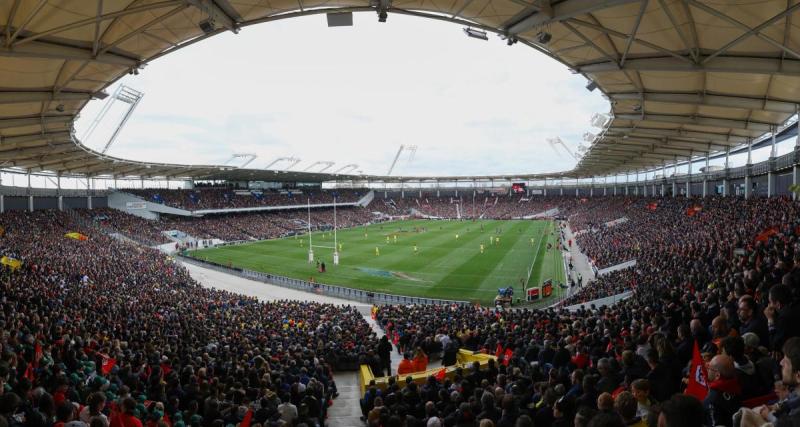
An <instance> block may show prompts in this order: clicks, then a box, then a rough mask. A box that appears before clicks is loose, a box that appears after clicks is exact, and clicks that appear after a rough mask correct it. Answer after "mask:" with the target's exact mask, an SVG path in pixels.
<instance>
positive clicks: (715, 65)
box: [573, 56, 800, 77]
mask: <svg viewBox="0 0 800 427" xmlns="http://www.w3.org/2000/svg"><path fill="white" fill-rule="evenodd" d="M705 58H707V57H704V56H700V57H699V60H700V61H703V60H704V59H705ZM573 68H574V69H575V70H576V71H578V72H581V73H585V74H593V73H605V72H614V71H619V70H621V69H625V70H635V71H695V72H703V71H706V72H719V73H735V74H775V75H786V76H795V77H797V76H800V61H797V60H790V59H784V60H781V58H759V57H748V56H718V57H716V58H713V59H712V60H709V61H704V62H703V63H702V65H700V64H694V63H692V62H687V61H684V60H680V59H677V58H674V57H664V56H659V57H647V58H628V59H627V60H626V61H625V66H624V67H623V68H620V66H619V64H618V63H616V62H612V61H604V62H594V63H584V64H578V65H576V66H575V67H573Z"/></svg>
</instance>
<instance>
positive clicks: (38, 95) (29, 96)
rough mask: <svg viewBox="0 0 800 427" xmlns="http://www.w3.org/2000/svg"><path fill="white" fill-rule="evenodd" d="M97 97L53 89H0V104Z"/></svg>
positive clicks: (88, 93) (86, 99) (87, 99)
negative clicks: (56, 91)
mask: <svg viewBox="0 0 800 427" xmlns="http://www.w3.org/2000/svg"><path fill="white" fill-rule="evenodd" d="M97 97H99V95H98V94H94V93H91V92H58V93H53V91H24V90H23V91H0V104H20V103H25V102H50V101H89V100H91V99H92V98H97Z"/></svg>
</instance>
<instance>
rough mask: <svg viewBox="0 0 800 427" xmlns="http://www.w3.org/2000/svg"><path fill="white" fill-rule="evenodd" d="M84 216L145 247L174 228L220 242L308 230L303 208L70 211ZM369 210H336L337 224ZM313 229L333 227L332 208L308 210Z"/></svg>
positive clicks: (366, 219)
mask: <svg viewBox="0 0 800 427" xmlns="http://www.w3.org/2000/svg"><path fill="white" fill-rule="evenodd" d="M71 212H72V213H74V214H75V215H78V216H79V217H80V218H83V219H84V221H83V225H87V226H93V227H97V228H99V229H100V230H101V231H103V232H106V233H119V234H121V235H123V236H125V237H127V238H130V239H132V240H134V241H137V242H140V243H143V244H145V245H148V246H153V245H160V244H165V243H170V242H171V240H170V239H169V238H168V237H167V236H166V235H165V234H164V232H166V231H172V230H177V231H180V232H183V233H185V234H188V235H190V236H192V237H194V238H196V239H220V240H223V241H239V240H262V239H274V238H278V237H283V236H287V235H290V234H292V233H304V232H306V231H307V230H308V212H307V211H306V210H291V211H270V212H244V213H228V214H219V215H206V216H203V217H183V216H171V215H161V218H160V219H159V220H148V219H144V218H140V217H138V216H134V215H129V214H126V213H124V212H122V211H119V210H116V209H109V208H100V209H92V210H72V211H71ZM374 220H375V218H374V217H373V215H372V213H371V212H370V211H368V210H367V209H364V208H361V207H342V208H337V209H336V226H337V227H340V228H348V227H355V226H359V225H364V224H368V223H370V222H372V221H374ZM311 224H312V226H311V228H312V230H326V229H331V228H333V226H334V214H333V209H332V208H319V209H314V210H312V211H311Z"/></svg>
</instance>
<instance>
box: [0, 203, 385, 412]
mask: <svg viewBox="0 0 800 427" xmlns="http://www.w3.org/2000/svg"><path fill="white" fill-rule="evenodd" d="M0 225H2V230H3V233H2V237H0V253H1V254H2V255H3V256H6V257H7V258H6V260H10V259H12V260H15V261H19V262H21V265H15V266H14V267H13V268H12V267H4V268H3V269H2V271H0V288H2V299H0V307H1V308H2V309H0V425H3V426H6V425H10V426H41V427H50V426H58V427H61V426H70V427H87V426H91V427H101V426H105V427H109V426H113V427H138V426H142V425H146V426H149V427H157V426H158V427H164V426H167V427H172V426H174V427H182V426H193V427H204V426H215V427H216V426H220V427H221V426H225V425H239V426H243V425H245V424H250V425H253V426H255V425H279V424H284V423H287V422H288V423H289V424H299V423H304V424H305V425H309V426H311V425H320V424H321V423H323V422H324V421H323V420H324V419H325V415H326V411H327V408H328V405H329V401H330V400H331V399H333V397H335V395H336V386H335V383H334V382H333V378H332V370H333V369H338V368H343V369H353V368H355V367H356V366H357V365H356V364H357V361H358V355H359V354H360V353H363V352H364V350H363V349H362V347H363V346H365V345H369V343H370V342H372V341H373V340H374V332H372V331H371V329H370V327H369V325H368V324H367V323H366V322H365V320H364V318H363V316H362V315H361V314H360V313H359V312H358V311H357V310H356V309H355V308H353V307H347V306H333V305H329V304H318V303H310V302H300V301H276V302H269V303H264V302H259V301H257V300H255V299H253V298H249V297H245V296H242V295H237V294H232V293H228V292H224V291H219V290H213V289H208V288H204V287H201V286H200V285H198V284H197V283H196V282H195V281H194V280H193V279H192V278H191V277H190V276H189V274H188V273H187V271H186V270H185V269H184V268H183V267H182V266H180V265H179V264H176V263H175V262H174V261H173V260H171V259H170V258H168V257H167V256H166V255H164V254H163V253H161V252H159V251H156V250H154V249H150V248H147V247H144V246H139V245H134V244H131V243H127V242H125V241H122V240H119V239H115V238H112V237H109V236H107V235H105V234H103V233H102V232H99V231H98V230H97V229H96V228H93V227H89V228H85V227H84V226H83V225H82V223H81V222H80V221H79V220H77V219H76V218H75V217H74V216H73V215H71V214H69V213H64V212H54V211H37V212H33V213H23V212H9V213H5V214H2V215H0ZM67 234H69V236H70V237H68V236H66V235H67ZM245 420H247V421H245ZM282 420H283V421H282Z"/></svg>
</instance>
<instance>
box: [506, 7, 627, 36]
mask: <svg viewBox="0 0 800 427" xmlns="http://www.w3.org/2000/svg"><path fill="white" fill-rule="evenodd" d="M639 1H640V0H605V1H600V0H566V1H562V2H560V3H557V4H555V5H553V6H552V7H551V8H543V9H541V10H538V11H535V12H533V13H532V14H530V15H528V16H526V17H523V18H521V19H520V20H519V21H518V22H515V23H513V24H510V25H509V26H508V28H506V30H507V31H508V33H509V34H519V33H523V32H525V31H528V30H531V29H534V28H539V27H542V26H544V25H548V24H552V23H554V22H560V21H564V20H566V19H569V18H574V17H577V16H581V15H586V14H587V13H592V12H595V11H598V10H602V9H608V8H611V7H615V6H620V5H624V4H629V3H638V2H639Z"/></svg>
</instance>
